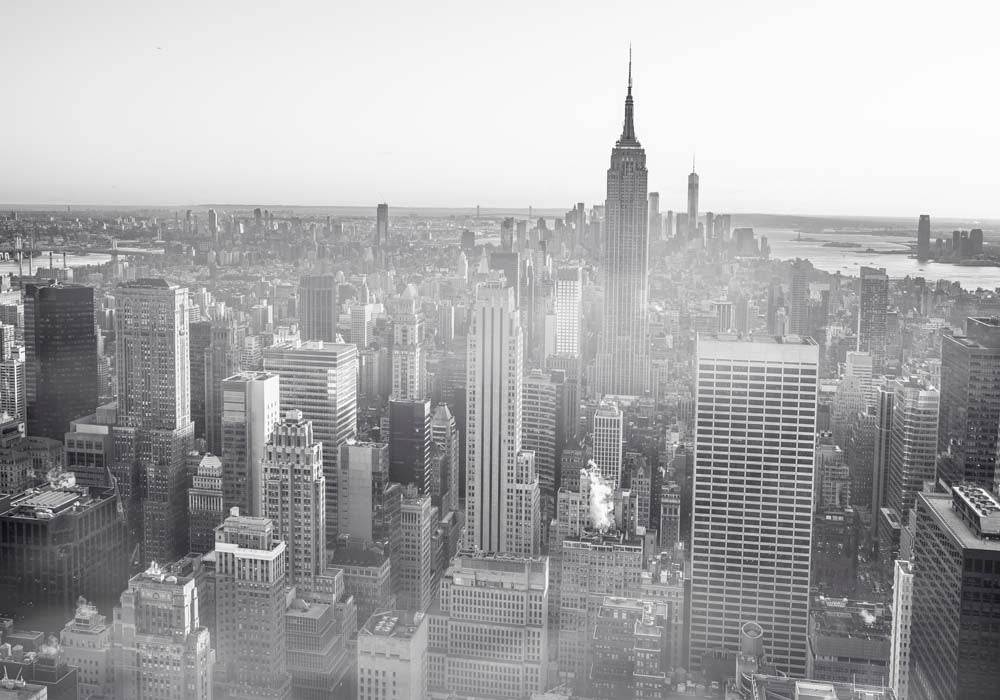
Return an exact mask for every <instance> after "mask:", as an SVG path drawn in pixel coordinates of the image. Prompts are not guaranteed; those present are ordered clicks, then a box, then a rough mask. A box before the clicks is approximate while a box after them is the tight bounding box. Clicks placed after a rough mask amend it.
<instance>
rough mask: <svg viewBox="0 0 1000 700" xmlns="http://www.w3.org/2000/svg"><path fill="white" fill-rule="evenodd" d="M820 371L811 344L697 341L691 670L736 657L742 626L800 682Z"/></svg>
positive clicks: (788, 339)
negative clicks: (762, 638) (760, 635)
mask: <svg viewBox="0 0 1000 700" xmlns="http://www.w3.org/2000/svg"><path fill="white" fill-rule="evenodd" d="M818 365H819V350H818V347H817V345H816V343H815V342H814V341H813V340H812V339H811V338H799V337H795V336H787V337H785V338H784V339H781V338H773V337H770V336H764V337H761V336H754V337H753V338H752V339H748V340H738V339H737V338H736V336H716V337H713V336H706V335H704V334H699V336H698V349H697V372H698V379H697V392H698V393H697V399H696V401H697V403H696V409H695V413H696V415H695V420H696V421H697V425H698V428H697V431H696V434H695V452H694V462H695V464H694V495H693V505H692V508H693V530H692V535H691V540H692V544H691V560H692V582H691V613H690V614H691V617H690V625H691V638H690V655H691V658H690V663H691V665H692V667H695V668H704V661H703V657H704V656H705V655H706V654H708V653H711V652H713V651H717V650H722V651H738V650H739V639H740V635H739V632H740V625H741V624H742V623H743V622H746V621H748V620H750V621H755V622H757V623H759V624H760V625H761V626H762V627H763V628H764V629H765V630H767V635H766V637H767V639H768V641H769V647H768V649H767V655H768V658H769V659H770V660H771V661H772V662H773V663H774V664H775V666H777V668H779V669H780V670H782V671H783V672H786V673H788V674H790V675H793V676H799V677H801V676H803V675H804V674H805V670H806V647H807V642H808V623H809V574H810V558H811V544H812V543H811V541H810V540H811V532H812V506H813V478H814V477H813V471H814V450H815V440H816V397H817V374H818ZM761 385H762V386H761ZM761 389H763V390H764V391H765V392H770V393H772V394H774V395H780V396H781V397H782V401H781V405H780V406H777V405H775V406H770V405H758V404H759V403H760V402H757V401H753V400H752V399H751V398H750V397H751V396H752V395H754V392H756V391H760V390H761ZM772 403H777V402H772ZM734 433H735V434H734ZM720 513H725V516H724V517H721V518H720V517H719V514H720Z"/></svg>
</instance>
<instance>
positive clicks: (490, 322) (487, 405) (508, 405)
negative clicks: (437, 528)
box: [465, 278, 524, 552]
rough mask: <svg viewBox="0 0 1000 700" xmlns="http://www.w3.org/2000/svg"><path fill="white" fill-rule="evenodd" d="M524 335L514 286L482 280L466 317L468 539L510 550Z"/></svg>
mask: <svg viewBox="0 0 1000 700" xmlns="http://www.w3.org/2000/svg"><path fill="white" fill-rule="evenodd" d="M523 356H524V353H523V337H522V329H521V322H520V312H519V310H518V308H517V305H516V303H515V301H514V292H513V290H512V289H511V288H509V287H506V286H504V285H503V283H502V282H501V281H499V280H497V279H496V278H493V279H491V280H488V281H487V282H485V283H483V284H481V285H480V286H479V289H478V290H477V293H476V302H475V305H474V307H473V310H472V314H471V317H470V320H469V331H468V337H467V358H468V359H467V362H468V373H467V382H466V400H467V410H466V421H467V422H466V426H467V431H468V432H467V436H466V449H467V458H466V465H467V467H466V468H467V472H466V501H465V512H466V518H465V522H466V536H467V539H466V542H467V543H468V546H469V547H470V548H474V549H479V550H481V551H484V552H510V551H514V548H515V547H519V546H520V544H518V543H517V542H515V534H514V533H515V530H517V529H518V527H519V525H520V524H519V523H515V522H513V507H514V503H513V500H512V499H513V493H512V489H513V488H514V486H515V485H516V484H515V478H516V473H517V472H518V470H517V464H516V461H517V455H518V453H519V452H520V451H521V415H522V412H521V408H522V403H521V401H522V394H521V382H522V375H523V369H522V367H523V364H522V363H523Z"/></svg>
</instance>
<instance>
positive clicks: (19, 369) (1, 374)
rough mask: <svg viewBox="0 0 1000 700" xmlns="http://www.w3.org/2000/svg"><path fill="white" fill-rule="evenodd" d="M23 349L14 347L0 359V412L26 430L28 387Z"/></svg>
mask: <svg viewBox="0 0 1000 700" xmlns="http://www.w3.org/2000/svg"><path fill="white" fill-rule="evenodd" d="M24 358H25V352H24V348H23V347H19V346H14V348H13V349H12V351H11V353H10V355H9V356H8V357H6V358H4V359H0V411H2V412H3V413H6V414H7V415H8V416H10V417H11V418H14V419H16V420H17V421H18V422H19V423H24V424H25V428H26V429H27V420H28V387H27V377H26V373H25V372H26V370H25V362H24Z"/></svg>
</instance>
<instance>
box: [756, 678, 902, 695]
mask: <svg viewBox="0 0 1000 700" xmlns="http://www.w3.org/2000/svg"><path fill="white" fill-rule="evenodd" d="M752 693H753V695H752V697H753V699H754V700H896V695H895V693H893V692H892V690H890V689H889V688H886V687H884V686H873V685H858V684H856V683H828V682H826V681H810V680H796V679H794V678H785V677H779V676H765V675H755V676H754V677H753V680H752Z"/></svg>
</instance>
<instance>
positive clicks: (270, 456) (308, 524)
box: [261, 410, 326, 588]
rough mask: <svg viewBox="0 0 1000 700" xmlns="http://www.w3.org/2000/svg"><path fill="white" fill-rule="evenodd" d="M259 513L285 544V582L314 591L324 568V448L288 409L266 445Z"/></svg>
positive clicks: (298, 415) (306, 424)
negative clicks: (261, 507) (261, 499)
mask: <svg viewBox="0 0 1000 700" xmlns="http://www.w3.org/2000/svg"><path fill="white" fill-rule="evenodd" d="M262 470H263V483H262V489H263V493H264V498H263V510H262V511H261V515H262V516H263V517H265V518H268V519H269V520H270V521H271V523H272V524H273V526H274V532H275V534H274V536H275V538H277V539H279V540H281V541H283V542H285V543H287V544H286V550H287V552H288V559H287V567H288V569H287V572H286V573H287V579H288V582H289V584H291V585H295V586H303V587H305V588H312V587H313V585H314V580H315V578H316V576H319V575H321V574H322V573H323V572H324V571H325V570H326V478H325V477H324V476H323V444H322V443H320V442H317V441H316V440H315V439H314V437H313V431H312V423H311V422H309V421H307V420H304V419H303V418H302V412H301V411H296V410H290V411H286V412H285V418H284V420H283V421H281V422H280V423H278V425H277V426H275V428H274V432H273V433H272V435H271V439H270V440H269V441H268V442H267V444H266V445H265V446H264V457H263V460H262Z"/></svg>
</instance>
